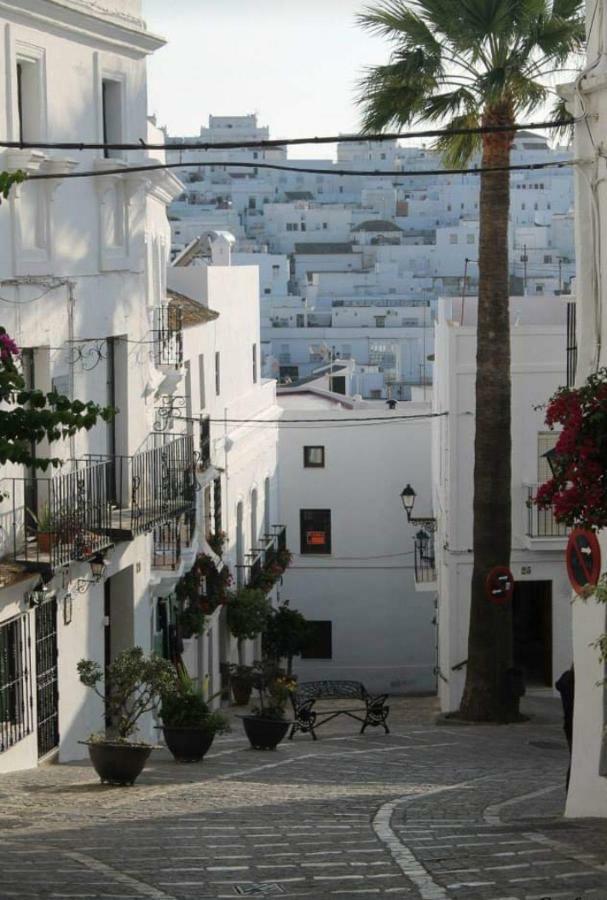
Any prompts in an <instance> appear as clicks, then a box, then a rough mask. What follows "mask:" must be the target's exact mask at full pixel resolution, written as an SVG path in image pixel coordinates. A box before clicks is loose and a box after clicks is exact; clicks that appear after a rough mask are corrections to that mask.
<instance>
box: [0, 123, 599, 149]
mask: <svg viewBox="0 0 607 900" xmlns="http://www.w3.org/2000/svg"><path fill="white" fill-rule="evenodd" d="M581 118H583V117H582V116H580V117H578V118H573V117H572V118H567V119H556V120H554V119H553V120H549V121H547V122H529V123H525V124H518V125H517V124H513V125H478V126H477V127H474V128H472V127H467V128H431V129H426V130H424V131H394V132H379V133H373V134H339V135H325V136H322V137H303V138H284V139H281V138H267V139H266V140H259V141H196V140H192V142H189V141H188V143H182V142H177V143H170V142H169V143H164V144H154V143H148V142H147V141H144V140H143V139H141V138H140V139H139V140H138V141H136V142H130V143H128V142H123V143H112V142H109V141H106V142H87V141H39V142H34V141H0V147H6V148H9V149H16V150H167V151H178V152H179V151H181V152H183V151H184V150H247V149H263V148H264V147H268V148H272V147H278V148H280V147H295V146H301V145H305V144H352V143H370V142H374V141H378V142H382V141H394V140H409V139H417V140H419V139H422V138H434V137H442V136H444V135H447V136H457V135H464V134H495V133H500V132H510V131H537V130H542V129H545V128H565V127H567V126H568V125H574V124H575V123H576V122H577V121H579V119H581ZM185 140H187V138H186V139H185Z"/></svg>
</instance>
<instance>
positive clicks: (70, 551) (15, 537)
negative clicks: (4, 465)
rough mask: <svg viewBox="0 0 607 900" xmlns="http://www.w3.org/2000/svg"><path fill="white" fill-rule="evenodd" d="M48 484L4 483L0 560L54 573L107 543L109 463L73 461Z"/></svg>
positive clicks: (42, 480) (33, 480) (1, 486)
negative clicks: (4, 559)
mask: <svg viewBox="0 0 607 900" xmlns="http://www.w3.org/2000/svg"><path fill="white" fill-rule="evenodd" d="M69 466H70V471H69V472H61V473H59V474H57V475H55V476H54V477H52V478H4V479H2V481H1V483H0V490H1V491H2V492H3V493H4V494H5V495H8V496H7V497H5V500H4V501H3V504H2V512H1V513H0V555H1V556H2V557H4V558H6V557H8V558H10V559H12V560H14V561H18V562H23V563H25V564H32V565H34V566H35V567H39V568H46V567H48V568H50V569H56V568H58V567H60V566H65V565H68V564H69V563H71V562H75V561H77V560H83V559H88V558H89V557H91V556H93V555H94V554H95V553H97V552H99V551H101V550H104V549H105V548H107V547H108V546H109V545H110V543H111V541H110V540H109V538H108V532H109V530H110V525H111V506H110V502H109V498H108V484H109V463H108V462H107V461H97V462H93V461H91V460H85V461H83V460H72V461H70V463H69Z"/></svg>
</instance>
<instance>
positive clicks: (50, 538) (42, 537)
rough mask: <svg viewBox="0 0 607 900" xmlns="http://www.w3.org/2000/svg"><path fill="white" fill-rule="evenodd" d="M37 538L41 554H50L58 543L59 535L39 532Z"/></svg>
mask: <svg viewBox="0 0 607 900" xmlns="http://www.w3.org/2000/svg"><path fill="white" fill-rule="evenodd" d="M37 538H38V550H39V551H40V553H50V552H51V549H52V548H53V547H54V546H55V544H56V543H57V535H56V534H55V532H54V531H39V532H38V534H37Z"/></svg>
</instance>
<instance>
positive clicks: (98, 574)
mask: <svg viewBox="0 0 607 900" xmlns="http://www.w3.org/2000/svg"><path fill="white" fill-rule="evenodd" d="M89 565H90V567H91V575H92V576H93V577H92V578H79V579H78V582H77V585H76V587H77V590H78V593H79V594H84V593H85V592H86V591H88V589H89V587H90V585H91V584H99V582H100V581H101V580H102V578H103V576H104V575H105V573H106V570H107V567H108V561H107V559H106V558H105V557H104V556H103V554H102V553H97V554H96V555H95V556H93V558H92V559H91V560H89Z"/></svg>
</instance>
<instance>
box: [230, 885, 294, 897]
mask: <svg viewBox="0 0 607 900" xmlns="http://www.w3.org/2000/svg"><path fill="white" fill-rule="evenodd" d="M234 890H235V891H236V893H237V894H239V896H241V897H269V896H271V895H275V894H284V890H283V888H282V887H281V886H280V885H279V884H278V883H277V882H276V881H266V882H264V883H262V884H238V885H236V887H235V888H234Z"/></svg>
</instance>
